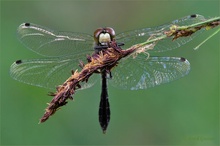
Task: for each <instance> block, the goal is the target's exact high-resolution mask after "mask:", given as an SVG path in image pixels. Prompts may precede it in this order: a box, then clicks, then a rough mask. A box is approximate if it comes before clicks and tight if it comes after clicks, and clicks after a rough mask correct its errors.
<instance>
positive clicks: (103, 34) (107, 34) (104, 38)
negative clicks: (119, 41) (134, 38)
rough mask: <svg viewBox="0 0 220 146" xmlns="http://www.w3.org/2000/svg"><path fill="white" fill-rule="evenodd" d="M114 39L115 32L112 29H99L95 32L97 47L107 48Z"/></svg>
mask: <svg viewBox="0 0 220 146" xmlns="http://www.w3.org/2000/svg"><path fill="white" fill-rule="evenodd" d="M114 37H115V31H114V29H112V28H110V27H105V28H98V29H97V30H96V31H95V32H94V41H95V44H96V45H97V46H106V45H107V43H108V42H110V41H112V40H113V38H114Z"/></svg>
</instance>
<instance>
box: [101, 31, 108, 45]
mask: <svg viewBox="0 0 220 146" xmlns="http://www.w3.org/2000/svg"><path fill="white" fill-rule="evenodd" d="M110 41H111V36H110V34H109V33H100V35H99V43H100V44H101V45H107V43H108V42H110Z"/></svg>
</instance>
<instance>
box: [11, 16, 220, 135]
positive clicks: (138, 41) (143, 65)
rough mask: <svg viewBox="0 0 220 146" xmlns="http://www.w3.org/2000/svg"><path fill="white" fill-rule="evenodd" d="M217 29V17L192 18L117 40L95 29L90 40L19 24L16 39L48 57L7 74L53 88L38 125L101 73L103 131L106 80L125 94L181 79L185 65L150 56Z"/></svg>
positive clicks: (106, 107)
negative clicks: (201, 33)
mask: <svg viewBox="0 0 220 146" xmlns="http://www.w3.org/2000/svg"><path fill="white" fill-rule="evenodd" d="M219 24H220V20H219V17H216V18H212V19H205V18H204V17H203V16H201V15H190V16H187V17H183V18H181V19H178V20H174V21H172V22H171V23H168V24H165V25H162V26H159V27H155V28H143V29H137V30H133V31H128V32H124V33H119V34H118V35H116V34H115V31H114V30H113V29H112V28H110V27H105V28H98V29H97V30H96V31H95V32H94V35H93V36H91V35H88V34H84V33H72V32H57V31H54V30H50V29H48V28H45V27H42V26H39V25H36V24H32V23H23V24H21V25H20V26H19V27H18V38H19V40H20V41H21V42H22V43H23V44H24V45H25V46H26V47H27V48H29V49H30V50H32V51H34V52H36V53H38V54H40V55H42V56H47V57H49V58H46V59H33V60H18V61H16V62H14V63H13V64H12V66H11V69H10V73H11V76H12V77H13V78H14V79H16V80H19V81H22V82H24V83H27V84H31V85H35V86H39V87H46V88H50V89H55V88H56V90H57V91H56V92H55V93H51V95H52V96H54V98H53V100H52V101H51V102H50V103H49V105H48V107H47V108H46V112H45V113H44V116H43V117H42V118H41V120H40V122H44V121H46V120H47V119H48V118H49V117H50V116H51V115H52V114H54V113H55V112H56V111H57V109H58V108H59V107H61V106H63V105H65V104H66V103H67V99H73V97H72V95H73V94H74V93H75V91H76V90H78V89H86V88H89V87H91V86H92V85H94V84H95V83H96V81H97V79H98V75H99V74H100V75H101V79H102V90H101V101H100V106H99V122H100V125H101V127H102V130H103V132H105V131H106V129H107V126H108V123H109V121H110V105H109V101H108V91H107V79H110V81H109V82H110V83H111V84H112V85H113V86H115V87H118V88H123V89H129V90H139V89H147V88H150V87H154V86H156V85H160V84H163V83H168V82H171V81H173V80H176V79H179V78H181V77H183V76H185V75H187V74H188V73H189V71H190V63H189V61H188V60H186V59H185V58H182V57H154V56H150V53H158V52H163V51H168V50H172V49H175V48H177V47H180V46H181V45H183V44H185V43H187V42H189V41H190V40H192V38H193V37H194V33H196V32H197V31H202V30H205V29H208V28H213V27H215V26H218V25H219ZM71 72H72V73H71Z"/></svg>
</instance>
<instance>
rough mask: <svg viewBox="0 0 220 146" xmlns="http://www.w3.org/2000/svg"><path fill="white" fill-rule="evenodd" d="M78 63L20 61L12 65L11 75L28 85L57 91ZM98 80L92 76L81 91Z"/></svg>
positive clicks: (59, 60) (95, 76)
mask: <svg viewBox="0 0 220 146" xmlns="http://www.w3.org/2000/svg"><path fill="white" fill-rule="evenodd" d="M77 63H78V60H77V59H69V58H62V59H61V58H53V59H34V60H18V61H16V62H14V63H13V64H12V65H11V68H10V74H11V76H12V78H14V79H16V80H18V81H21V82H24V83H27V84H31V85H34V86H39V87H45V88H49V89H56V87H57V86H58V85H61V84H63V82H65V81H66V80H67V79H68V78H69V77H70V76H71V70H76V68H75V67H76V66H78V64H77ZM78 68H79V67H78ZM96 80H97V75H95V74H94V75H92V76H91V77H90V78H89V81H88V82H87V83H83V84H80V85H81V86H82V88H81V89H85V88H89V87H91V86H92V85H94V84H95V83H96Z"/></svg>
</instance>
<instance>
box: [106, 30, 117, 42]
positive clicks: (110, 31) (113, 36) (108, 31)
mask: <svg viewBox="0 0 220 146" xmlns="http://www.w3.org/2000/svg"><path fill="white" fill-rule="evenodd" d="M105 30H106V32H107V33H109V35H110V36H111V40H112V39H113V38H115V30H114V29H113V28H111V27H106V28H105Z"/></svg>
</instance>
